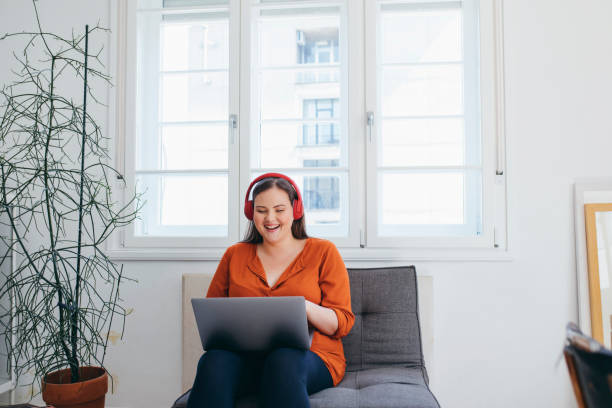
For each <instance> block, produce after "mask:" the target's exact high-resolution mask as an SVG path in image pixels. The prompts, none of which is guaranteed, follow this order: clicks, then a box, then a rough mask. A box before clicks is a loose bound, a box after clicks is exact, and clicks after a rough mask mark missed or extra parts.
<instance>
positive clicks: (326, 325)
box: [306, 300, 338, 336]
mask: <svg viewBox="0 0 612 408" xmlns="http://www.w3.org/2000/svg"><path fill="white" fill-rule="evenodd" d="M306 318H307V319H308V322H309V323H310V324H311V325H313V326H314V327H315V328H316V329H317V330H319V331H320V332H322V333H323V334H327V335H328V336H331V335H333V334H334V333H335V332H336V330H338V316H336V312H334V311H333V310H332V309H330V308H327V307H323V306H319V305H317V304H316V303H312V302H311V301H309V300H306Z"/></svg>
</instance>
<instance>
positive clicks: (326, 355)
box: [206, 238, 355, 385]
mask: <svg viewBox="0 0 612 408" xmlns="http://www.w3.org/2000/svg"><path fill="white" fill-rule="evenodd" d="M256 249H257V245H256V244H248V243H244V242H240V243H237V244H235V245H232V246H231V247H229V248H228V249H227V251H225V254H223V258H221V262H220V263H219V266H218V267H217V271H216V272H215V276H214V277H213V279H212V282H211V284H210V287H209V288H208V293H207V294H206V297H227V296H230V297H249V296H304V298H306V299H307V300H309V301H311V302H313V303H315V304H317V305H321V306H324V307H327V308H330V309H332V310H333V311H334V312H335V313H336V316H338V329H337V330H336V332H335V333H334V334H333V335H332V336H328V335H326V334H323V333H321V332H319V331H318V330H316V329H315V331H314V335H313V338H312V344H311V346H310V350H311V351H312V352H313V353H316V354H317V355H318V356H319V357H321V360H323V362H324V363H325V365H326V366H327V369H328V370H329V372H330V374H331V376H332V379H333V381H334V385H338V383H339V382H340V380H342V377H344V371H345V368H346V361H345V359H344V349H343V348H342V342H341V341H340V339H341V338H342V337H344V336H346V335H347V334H348V333H349V331H350V330H351V327H353V323H354V322H355V316H354V315H353V312H352V311H351V293H350V289H349V278H348V273H347V271H346V267H345V266H344V261H343V260H342V258H341V257H340V253H339V252H338V249H336V246H335V245H334V244H333V243H331V242H330V241H327V240H324V239H318V238H307V242H306V244H305V246H304V249H302V252H300V253H299V255H298V256H297V257H296V258H295V259H294V260H293V261H292V262H291V264H290V265H289V266H288V267H287V269H285V271H283V273H282V274H281V276H280V277H279V278H278V281H277V282H276V283H275V284H274V285H273V286H272V287H270V286H268V282H267V280H266V273H265V271H264V269H263V266H262V264H261V261H260V260H259V257H258V256H257V252H256Z"/></svg>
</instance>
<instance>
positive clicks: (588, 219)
mask: <svg viewBox="0 0 612 408" xmlns="http://www.w3.org/2000/svg"><path fill="white" fill-rule="evenodd" d="M608 212H609V213H612V202H611V203H590V204H584V224H585V234H586V247H587V248H586V249H587V251H586V255H587V267H588V280H589V307H590V317H591V337H593V338H594V339H595V340H597V341H599V342H600V343H602V344H604V345H606V347H608V348H610V347H611V345H612V336H611V335H612V332H611V331H610V330H608V331H607V333H604V327H608V328H610V325H609V324H605V323H604V319H607V322H611V318H612V311H611V310H603V306H602V297H601V285H600V282H601V276H600V266H601V261H600V259H599V247H600V245H598V231H597V226H598V224H597V214H598V213H608ZM601 233H602V232H601V231H600V234H599V235H601ZM608 267H612V265H609V266H608ZM605 272H606V273H607V269H606V271H605Z"/></svg>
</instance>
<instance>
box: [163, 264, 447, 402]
mask: <svg viewBox="0 0 612 408" xmlns="http://www.w3.org/2000/svg"><path fill="white" fill-rule="evenodd" d="M348 272H349V278H350V282H351V302H352V309H353V313H354V314H355V324H354V326H353V328H352V330H351V332H350V333H349V335H348V336H346V337H345V338H344V339H342V342H343V344H344V355H345V357H346V360H347V373H346V375H345V377H344V379H343V380H342V382H341V383H340V384H338V386H337V387H334V388H328V389H326V390H323V391H321V392H318V393H316V394H313V395H311V396H310V402H311V406H312V407H313V408H344V407H346V408H354V407H355V408H356V407H359V408H378V407H385V408H392V407H402V408H439V407H440V405H439V404H438V402H437V400H436V398H435V397H434V396H433V394H432V393H431V391H430V390H429V386H428V382H429V380H428V377H427V371H426V370H425V363H424V360H423V352H422V345H421V330H420V324H419V313H418V293H417V279H416V271H415V269H414V266H408V267H394V268H369V269H349V270H348ZM187 398H188V392H187V393H186V394H184V395H182V396H181V397H179V399H178V400H177V401H176V402H175V403H174V405H173V408H182V407H185V406H186V402H187ZM236 407H237V408H251V407H256V403H255V399H254V398H253V397H249V398H247V399H243V400H241V401H239V402H238V403H237V404H236Z"/></svg>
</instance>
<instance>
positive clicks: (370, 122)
mask: <svg viewBox="0 0 612 408" xmlns="http://www.w3.org/2000/svg"><path fill="white" fill-rule="evenodd" d="M366 115H367V118H368V138H369V139H370V143H372V127H373V126H374V112H372V111H368V112H366Z"/></svg>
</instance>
